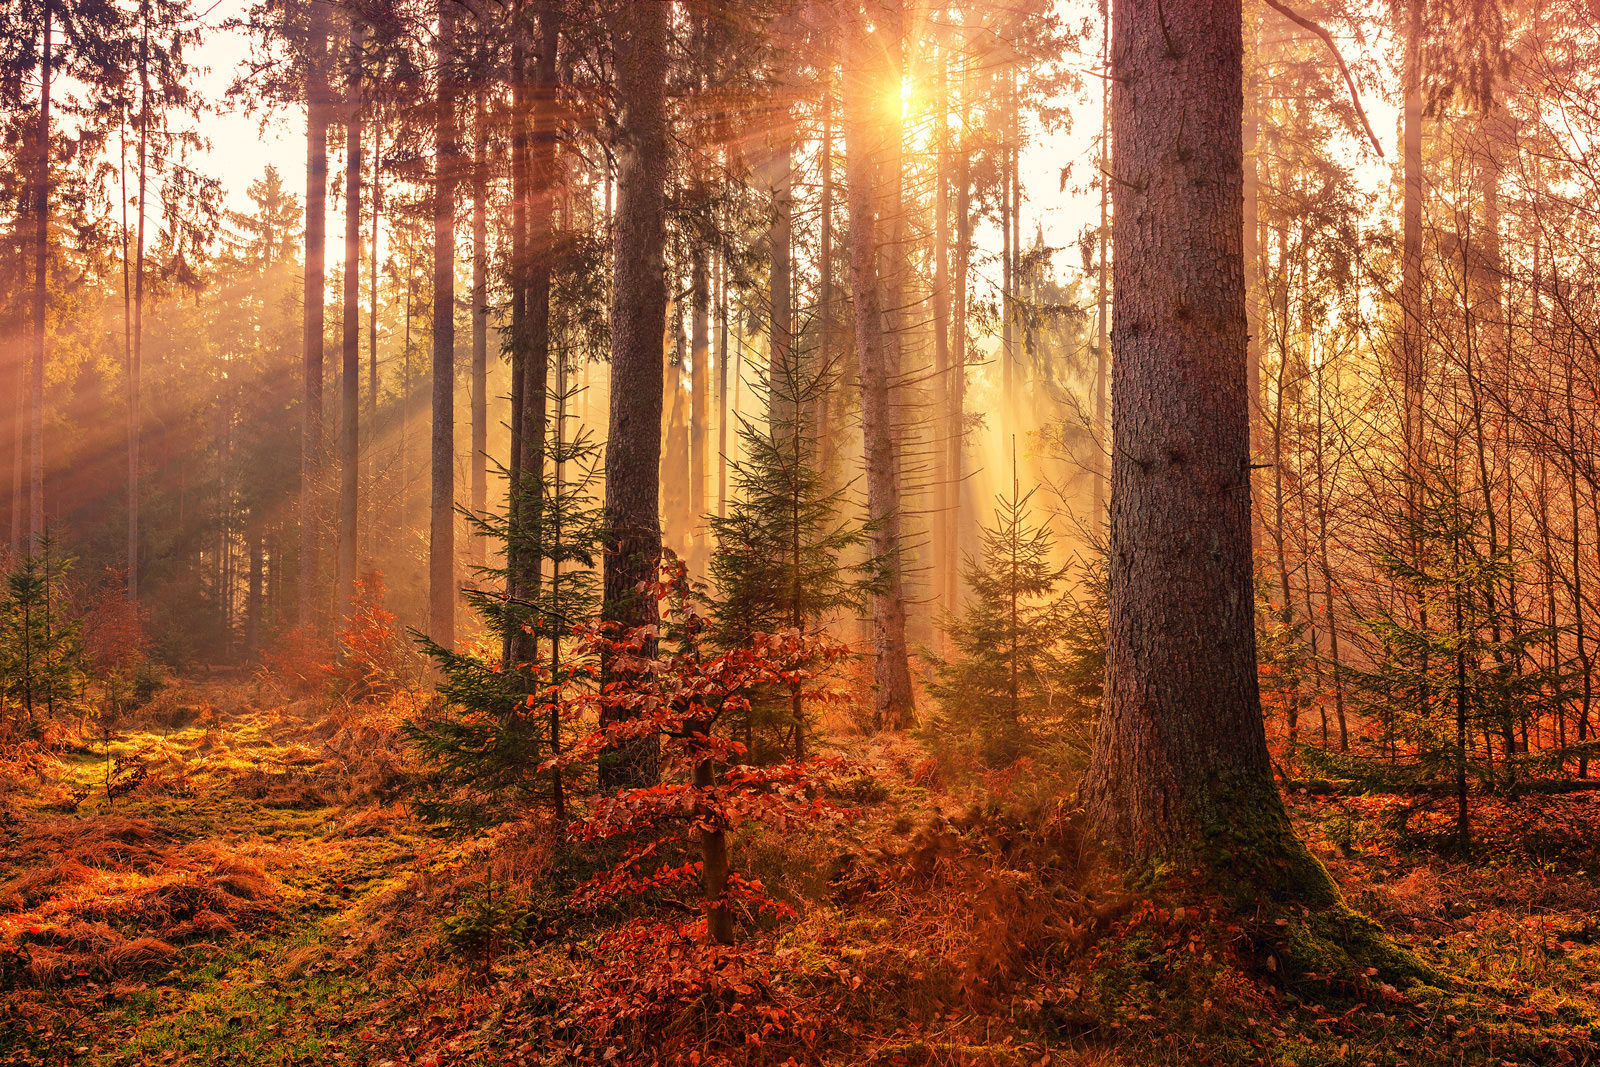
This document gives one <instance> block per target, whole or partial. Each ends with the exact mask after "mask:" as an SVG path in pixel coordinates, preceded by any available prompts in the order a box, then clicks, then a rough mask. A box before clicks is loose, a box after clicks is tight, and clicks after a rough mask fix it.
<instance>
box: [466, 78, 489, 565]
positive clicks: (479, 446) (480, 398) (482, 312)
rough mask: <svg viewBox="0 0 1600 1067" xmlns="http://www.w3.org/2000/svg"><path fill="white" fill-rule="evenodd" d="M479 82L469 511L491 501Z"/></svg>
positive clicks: (483, 119) (484, 552)
mask: <svg viewBox="0 0 1600 1067" xmlns="http://www.w3.org/2000/svg"><path fill="white" fill-rule="evenodd" d="M484 97H485V90H484V88H483V87H482V86H481V85H480V86H479V87H478V90H477V92H476V93H475V94H474V99H473V110H472V460H471V462H470V463H469V464H468V466H469V468H470V470H471V472H472V473H471V480H472V513H473V514H474V515H482V514H483V513H484V512H485V511H486V510H487V508H488V506H489V307H488V304H489V219H488V214H487V204H488V199H489V159H488V139H489V131H488V118H489V116H488V107H487V102H486V101H485V99H484ZM471 559H472V562H473V564H474V565H476V566H478V567H482V566H484V565H486V564H487V563H488V562H489V544H488V542H487V541H486V540H485V539H484V537H483V536H482V535H479V534H475V535H473V538H472V552H471Z"/></svg>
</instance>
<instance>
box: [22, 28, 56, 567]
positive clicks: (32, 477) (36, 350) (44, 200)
mask: <svg viewBox="0 0 1600 1067" xmlns="http://www.w3.org/2000/svg"><path fill="white" fill-rule="evenodd" d="M54 14H55V4H54V0H45V4H44V30H43V36H44V46H43V48H42V49H41V50H40V53H39V129H38V134H37V136H38V146H37V148H38V157H37V161H36V163H35V167H36V170H35V171H34V177H33V381H32V382H31V388H30V394H31V395H30V396H29V398H28V401H29V402H28V452H29V468H28V492H29V496H28V534H29V541H28V551H29V552H30V553H36V552H38V551H39V548H40V541H41V539H42V538H43V537H44V362H45V308H46V305H47V298H48V279H49V274H48V271H49V259H50V81H51V73H52V71H51V65H52V62H53V59H54V57H53V56H52V55H51V51H50V49H51V40H52V34H53V32H54V28H55V27H54Z"/></svg>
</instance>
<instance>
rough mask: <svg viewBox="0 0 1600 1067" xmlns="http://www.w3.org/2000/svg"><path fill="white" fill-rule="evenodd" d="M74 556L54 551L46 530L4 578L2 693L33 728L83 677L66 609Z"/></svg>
mask: <svg viewBox="0 0 1600 1067" xmlns="http://www.w3.org/2000/svg"><path fill="white" fill-rule="evenodd" d="M73 562H74V560H73V559H72V558H71V557H70V556H66V557H64V556H61V555H60V554H59V553H58V552H57V546H56V541H55V539H54V538H53V537H51V536H50V535H49V534H45V535H43V536H41V537H40V538H39V540H38V544H37V549H36V551H34V552H33V553H32V554H30V555H28V556H24V557H23V558H21V559H19V560H18V561H17V565H16V569H15V570H13V571H12V572H11V573H10V574H8V575H7V576H6V588H5V593H6V596H5V600H4V601H3V602H0V692H3V693H4V694H5V696H6V697H7V698H8V699H9V700H10V701H12V702H14V703H16V704H20V705H21V706H22V708H23V710H24V712H25V713H26V716H27V722H28V726H29V727H30V728H31V727H32V726H33V725H34V724H35V723H36V722H37V721H38V718H37V716H38V714H39V712H40V711H41V710H42V711H43V712H44V713H45V714H46V715H48V716H51V717H53V716H54V715H55V712H56V708H57V706H58V705H60V704H63V703H66V702H68V701H70V700H72V699H73V698H74V697H76V696H77V695H78V693H79V692H80V690H81V688H82V684H83V680H84V657H83V641H82V635H81V624H80V622H79V620H77V619H76V618H74V617H72V616H71V615H69V614H68V612H67V610H66V585H65V579H66V575H67V573H68V572H69V571H70V570H71V569H72V564H73Z"/></svg>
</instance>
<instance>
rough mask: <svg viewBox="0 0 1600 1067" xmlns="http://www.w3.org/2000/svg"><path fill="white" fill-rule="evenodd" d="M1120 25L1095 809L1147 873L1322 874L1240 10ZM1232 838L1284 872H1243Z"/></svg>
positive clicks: (1118, 11)
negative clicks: (1291, 707) (1311, 825)
mask: <svg viewBox="0 0 1600 1067" xmlns="http://www.w3.org/2000/svg"><path fill="white" fill-rule="evenodd" d="M1112 19H1113V24H1114V29H1113V38H1112V39H1113V41H1114V53H1113V57H1112V62H1113V71H1112V76H1113V87H1112V103H1111V110H1112V138H1113V140H1114V142H1115V144H1116V146H1117V154H1116V173H1115V176H1114V177H1113V178H1112V179H1111V180H1112V181H1113V194H1112V200H1113V203H1112V208H1113V212H1112V216H1113V217H1112V236H1113V241H1114V243H1115V245H1116V249H1117V255H1116V260H1115V263H1114V265H1113V285H1114V287H1115V288H1114V292H1115V305H1114V307H1113V310H1112V315H1113V332H1112V346H1113V354H1114V359H1113V363H1112V378H1113V395H1114V396H1115V397H1116V399H1117V403H1116V407H1115V408H1114V410H1113V411H1112V474H1111V477H1112V485H1111V545H1110V554H1111V578H1110V581H1111V605H1110V619H1109V627H1108V632H1107V636H1108V645H1107V694H1106V707H1105V712H1104V714H1103V716H1102V717H1101V720H1100V723H1099V726H1098V729H1097V730H1096V734H1095V741H1094V749H1093V755H1092V757H1091V760H1090V765H1089V769H1088V772H1087V774H1086V775H1085V778H1084V783H1083V787H1082V793H1083V796H1084V799H1085V803H1086V806H1087V809H1088V813H1089V819H1090V822H1091V825H1092V827H1093V830H1094V832H1095V833H1096V834H1097V836H1099V837H1100V838H1101V839H1103V840H1105V841H1107V842H1109V843H1110V844H1111V845H1112V846H1113V847H1114V848H1116V849H1117V850H1118V851H1119V852H1120V853H1121V854H1122V855H1123V856H1124V857H1125V858H1127V859H1129V860H1131V861H1133V862H1135V863H1138V862H1143V861H1148V860H1152V859H1159V860H1168V861H1173V862H1178V863H1184V864H1186V865H1188V864H1195V865H1199V866H1200V867H1202V868H1203V869H1207V870H1209V871H1210V872H1212V873H1213V874H1223V873H1224V871H1226V872H1227V873H1228V875H1229V876H1230V877H1237V878H1239V879H1240V880H1244V881H1249V880H1252V879H1267V878H1271V877H1273V874H1272V871H1273V869H1274V867H1273V861H1274V860H1277V859H1278V858H1279V857H1282V856H1283V855H1285V853H1286V852H1289V853H1291V854H1294V855H1296V857H1297V858H1300V859H1303V863H1301V864H1298V865H1297V866H1298V867H1306V866H1307V865H1309V866H1310V867H1315V861H1313V860H1311V859H1310V857H1309V855H1306V854H1305V853H1304V850H1303V848H1299V847H1298V842H1296V841H1294V838H1293V831H1292V830H1291V828H1290V826H1289V822H1288V818H1287V815H1286V813H1285V811H1284V808H1283V803H1282V799H1281V798H1280V796H1279V794H1278V790H1277V787H1276V785H1275V784H1274V782H1273V779H1272V771H1271V764H1270V762H1269V757H1268V753H1267V743H1266V731H1265V729H1264V727H1263V723H1262V716H1261V701H1260V694H1259V691H1258V685H1257V679H1256V656H1255V652H1256V649H1255V630H1254V618H1253V596H1252V587H1251V549H1250V508H1249V400H1248V397H1247V395H1246V377H1245V369H1246V368H1245V353H1246V319H1245V297H1244V267H1243V261H1242V247H1241V235H1242V231H1243V217H1242V198H1243V193H1242V185H1243V150H1242V114H1241V108H1242V94H1241V84H1242V75H1243V70H1242V44H1241V35H1240V28H1241V13H1240V3H1239V0H1215V2H1208V3H1201V4H1171V5H1166V7H1165V9H1164V10H1163V8H1162V7H1160V6H1158V5H1155V4H1145V3H1138V2H1136V0H1117V2H1116V3H1115V4H1114V6H1113V14H1112ZM1219 835H1223V836H1226V837H1228V838H1229V839H1234V838H1236V839H1237V840H1238V841H1240V842H1248V841H1258V842H1259V843H1258V844H1256V845H1254V846H1252V847H1255V848H1257V849H1259V850H1260V851H1262V852H1266V853H1270V855H1262V856H1260V858H1259V863H1258V864H1256V865H1254V866H1251V865H1249V864H1248V857H1240V858H1239V859H1238V860H1237V861H1230V860H1229V858H1228V853H1229V850H1228V849H1227V847H1226V845H1225V844H1224V842H1222V841H1219V840H1217V837H1218V836H1219ZM1295 850H1298V851H1297V852H1296V851H1295ZM1230 864H1231V865H1230ZM1317 869H1319V870H1320V868H1317ZM1297 873H1298V872H1297ZM1323 879H1324V881H1326V875H1325V874H1324V875H1323ZM1324 888H1325V889H1326V890H1327V891H1329V892H1333V891H1332V890H1331V882H1330V883H1327V885H1326V886H1325V887H1324ZM1335 895H1336V894H1335Z"/></svg>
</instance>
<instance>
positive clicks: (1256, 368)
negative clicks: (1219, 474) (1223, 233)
mask: <svg viewBox="0 0 1600 1067" xmlns="http://www.w3.org/2000/svg"><path fill="white" fill-rule="evenodd" d="M1246 33H1247V34H1248V35H1249V37H1250V38H1251V39H1252V40H1254V39H1255V38H1256V27H1255V25H1254V18H1253V17H1252V19H1251V22H1250V23H1248V24H1247V25H1246ZM1260 96H1261V59H1260V51H1259V44H1258V45H1257V48H1256V49H1255V55H1254V56H1253V57H1252V63H1251V67H1250V78H1249V80H1248V81H1246V82H1245V87H1244V227H1243V236H1244V310H1245V315H1246V316H1247V322H1248V330H1249V340H1248V342H1247V345H1246V348H1245V381H1246V383H1247V384H1246V389H1245V392H1246V393H1247V394H1248V395H1249V397H1250V424H1251V439H1252V441H1254V440H1255V438H1256V437H1257V436H1258V435H1259V433H1260V429H1259V427H1258V426H1257V425H1256V424H1257V421H1258V420H1259V418H1260V415H1261V312H1260V309H1259V307H1258V306H1257V302H1256V301H1257V289H1258V286H1259V285H1260V280H1261V278H1260V275H1261V246H1260V241H1259V230H1258V226H1259V225H1260V217H1261V216H1260V210H1259V203H1260V199H1261V176H1260V170H1259V168H1258V167H1257V158H1258V155H1259V153H1260V150H1261V146H1260V140H1261V113H1260V110H1259V109H1260V99H1259V98H1260Z"/></svg>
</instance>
